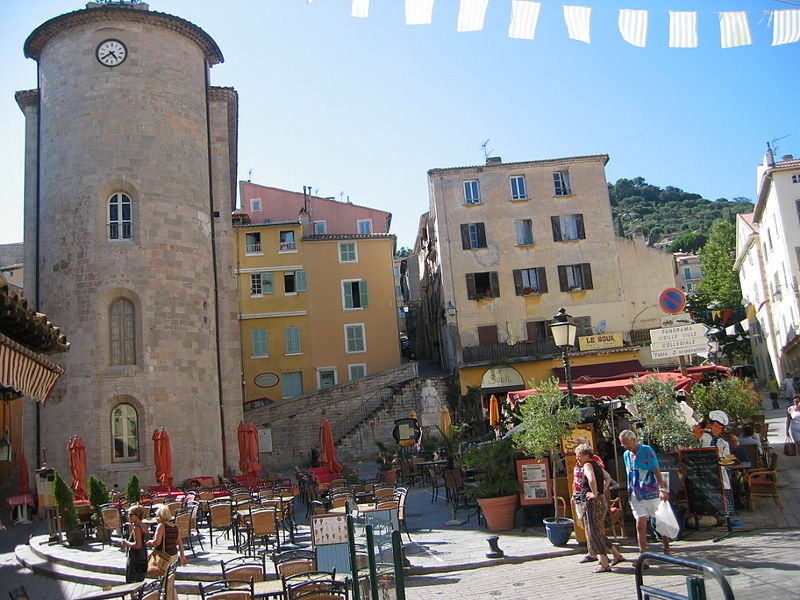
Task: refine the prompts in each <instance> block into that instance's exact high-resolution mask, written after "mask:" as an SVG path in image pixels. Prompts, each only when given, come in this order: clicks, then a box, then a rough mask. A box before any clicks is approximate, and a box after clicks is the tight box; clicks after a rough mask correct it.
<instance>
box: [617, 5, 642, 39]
mask: <svg viewBox="0 0 800 600" xmlns="http://www.w3.org/2000/svg"><path fill="white" fill-rule="evenodd" d="M619 32H620V33H621V34H622V39H623V40H625V41H626V42H628V43H629V44H632V45H634V46H638V47H639V48H644V47H645V45H646V44H647V11H646V10H631V9H629V8H623V9H622V10H620V11H619Z"/></svg>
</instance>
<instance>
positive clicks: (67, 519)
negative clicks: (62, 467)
mask: <svg viewBox="0 0 800 600" xmlns="http://www.w3.org/2000/svg"><path fill="white" fill-rule="evenodd" d="M53 495H54V496H55V500H56V507H57V510H58V516H59V517H60V518H61V529H62V530H63V531H64V533H65V534H66V536H67V543H68V544H69V545H70V546H81V545H83V544H85V543H86V533H85V531H84V530H83V528H82V527H81V526H80V524H81V523H80V520H79V519H78V513H77V512H76V511H75V496H74V495H73V494H72V490H71V489H69V486H68V485H67V483H66V482H65V481H64V479H63V478H62V477H61V474H60V473H58V472H56V481H55V486H54V489H53Z"/></svg>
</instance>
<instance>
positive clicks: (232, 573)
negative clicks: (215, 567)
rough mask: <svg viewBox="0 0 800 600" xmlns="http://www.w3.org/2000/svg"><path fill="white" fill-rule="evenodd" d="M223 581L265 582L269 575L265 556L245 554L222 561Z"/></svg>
mask: <svg viewBox="0 0 800 600" xmlns="http://www.w3.org/2000/svg"><path fill="white" fill-rule="evenodd" d="M220 566H221V567H222V579H229V580H230V579H234V580H239V581H248V580H251V579H252V581H253V582H254V583H255V582H260V581H264V579H266V575H267V561H266V558H264V557H263V556H257V555H254V554H245V555H243V556H237V557H236V558H231V559H230V560H221V561H220Z"/></svg>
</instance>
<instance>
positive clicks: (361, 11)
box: [350, 0, 369, 19]
mask: <svg viewBox="0 0 800 600" xmlns="http://www.w3.org/2000/svg"><path fill="white" fill-rule="evenodd" d="M350 16H351V17H359V18H361V19H366V18H367V17H368V16H369V0H353V5H352V7H351V8H350Z"/></svg>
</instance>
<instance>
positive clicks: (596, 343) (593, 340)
mask: <svg viewBox="0 0 800 600" xmlns="http://www.w3.org/2000/svg"><path fill="white" fill-rule="evenodd" d="M578 343H579V344H580V347H581V350H600V349H601V348H620V347H621V346H622V334H621V333H618V332H617V333H598V334H596V335H582V336H581V337H579V338H578Z"/></svg>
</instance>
